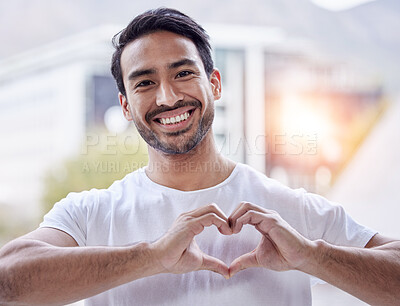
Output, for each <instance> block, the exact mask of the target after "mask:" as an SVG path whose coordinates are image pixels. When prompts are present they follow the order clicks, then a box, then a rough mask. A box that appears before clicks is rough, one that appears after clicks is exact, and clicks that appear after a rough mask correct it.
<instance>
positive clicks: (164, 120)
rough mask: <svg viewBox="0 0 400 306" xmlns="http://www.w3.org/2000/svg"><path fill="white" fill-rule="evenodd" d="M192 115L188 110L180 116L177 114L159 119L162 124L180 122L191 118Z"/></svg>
mask: <svg viewBox="0 0 400 306" xmlns="http://www.w3.org/2000/svg"><path fill="white" fill-rule="evenodd" d="M189 117H190V115H189V113H188V112H186V113H184V114H182V115H179V116H176V117H171V118H161V119H159V120H158V121H159V122H160V123H161V124H164V125H165V124H174V123H179V122H181V121H184V120H186V119H187V118H189Z"/></svg>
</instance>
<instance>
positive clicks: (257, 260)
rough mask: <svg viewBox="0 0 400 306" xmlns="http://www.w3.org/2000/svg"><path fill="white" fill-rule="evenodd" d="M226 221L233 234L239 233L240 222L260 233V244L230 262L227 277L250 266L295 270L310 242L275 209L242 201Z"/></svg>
mask: <svg viewBox="0 0 400 306" xmlns="http://www.w3.org/2000/svg"><path fill="white" fill-rule="evenodd" d="M228 222H229V224H230V225H231V228H232V231H233V233H234V234H237V233H239V232H240V230H241V229H242V227H243V225H244V224H251V225H254V227H255V228H256V229H257V230H258V231H259V232H260V233H261V234H262V238H261V241H260V243H259V244H258V246H257V247H256V248H255V249H254V250H253V251H252V252H250V253H247V254H244V255H242V256H240V257H238V258H236V259H235V260H234V261H233V262H232V264H231V266H230V268H229V270H230V277H232V276H233V275H235V274H236V273H237V272H239V271H240V270H244V269H246V268H250V267H264V268H268V269H271V270H275V271H285V270H291V269H299V268H300V267H301V266H302V265H303V264H304V263H305V262H306V259H307V258H308V256H309V252H310V249H311V246H312V243H313V242H312V241H310V240H308V239H306V238H304V237H303V236H302V235H300V234H299V233H298V232H297V231H296V230H295V229H293V228H292V227H291V226H290V225H289V224H288V223H287V222H285V221H284V220H283V219H282V218H281V217H280V215H279V214H278V213H277V212H275V211H272V210H267V209H264V208H261V207H259V206H257V205H254V204H251V203H246V202H242V203H241V204H240V205H239V206H238V207H237V208H236V209H235V211H234V212H233V213H232V214H231V216H230V217H229V221H228Z"/></svg>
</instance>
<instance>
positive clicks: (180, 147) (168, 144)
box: [133, 102, 214, 155]
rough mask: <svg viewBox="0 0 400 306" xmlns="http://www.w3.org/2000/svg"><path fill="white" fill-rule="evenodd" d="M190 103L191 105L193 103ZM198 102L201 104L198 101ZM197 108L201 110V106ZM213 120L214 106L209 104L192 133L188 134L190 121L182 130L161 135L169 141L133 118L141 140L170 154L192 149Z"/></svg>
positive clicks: (182, 152) (190, 127)
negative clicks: (163, 138) (162, 138)
mask: <svg viewBox="0 0 400 306" xmlns="http://www.w3.org/2000/svg"><path fill="white" fill-rule="evenodd" d="M191 104H192V105H193V104H194V103H191ZM196 104H197V103H196ZM198 104H199V105H201V104H200V102H199V103H198ZM199 109H200V111H201V108H199ZM148 121H150V120H148ZM213 121H214V106H213V105H209V107H208V108H207V110H206V112H205V113H204V115H203V117H201V118H200V121H199V123H198V128H197V129H196V131H195V132H194V134H193V135H188V133H189V132H190V130H191V129H192V128H193V124H194V123H191V124H190V125H189V126H188V127H187V128H185V129H183V130H180V131H177V132H172V133H163V136H166V138H168V139H170V141H168V140H166V141H163V140H161V139H160V137H158V135H157V134H156V133H154V131H152V130H151V129H149V128H148V127H146V126H145V125H144V124H142V123H141V122H139V120H133V122H134V124H135V126H136V129H137V130H138V132H139V134H140V136H142V138H143V140H144V141H145V142H146V143H147V144H148V145H149V146H151V147H152V148H154V149H155V150H158V151H161V152H163V153H165V154H171V155H175V154H185V153H188V152H190V151H191V150H193V149H194V148H195V147H196V146H197V145H198V144H199V143H200V142H201V141H202V140H203V138H204V136H205V135H206V134H207V133H208V131H209V130H210V128H211V125H212V123H213Z"/></svg>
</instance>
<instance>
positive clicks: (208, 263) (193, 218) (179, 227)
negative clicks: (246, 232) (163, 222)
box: [153, 203, 232, 278]
mask: <svg viewBox="0 0 400 306" xmlns="http://www.w3.org/2000/svg"><path fill="white" fill-rule="evenodd" d="M227 221H228V219H227V217H226V216H225V215H224V213H223V212H222V211H221V210H220V209H219V207H218V206H217V205H216V204H214V203H213V204H209V205H206V206H203V207H200V208H197V209H195V210H192V211H189V212H187V213H184V214H181V215H180V216H179V217H178V218H177V219H176V220H175V222H174V223H173V224H172V226H171V228H170V229H169V230H168V232H167V233H166V234H165V235H164V236H163V237H161V238H160V239H159V240H158V241H156V242H154V243H153V249H154V253H155V255H156V260H157V261H158V262H159V263H160V265H161V267H162V272H169V273H177V274H181V273H187V272H191V271H196V270H210V271H214V272H216V273H219V274H221V275H222V276H224V277H225V278H229V268H228V266H227V265H226V264H225V263H224V262H223V261H221V260H219V259H217V258H214V257H212V256H209V255H207V254H205V253H203V252H202V251H201V250H200V248H199V247H198V245H197V243H196V241H195V240H194V237H195V236H196V235H198V234H200V233H201V232H202V231H203V230H204V228H205V227H207V226H211V225H215V226H216V227H217V228H218V230H219V232H220V233H221V234H223V235H231V234H232V230H231V228H230V227H229V225H228V222H227Z"/></svg>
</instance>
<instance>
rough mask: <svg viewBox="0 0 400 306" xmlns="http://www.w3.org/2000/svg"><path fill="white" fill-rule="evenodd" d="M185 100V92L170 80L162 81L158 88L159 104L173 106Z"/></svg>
mask: <svg viewBox="0 0 400 306" xmlns="http://www.w3.org/2000/svg"><path fill="white" fill-rule="evenodd" d="M180 100H183V94H182V93H180V92H179V90H177V88H175V87H174V86H173V85H172V84H170V83H169V82H162V83H160V85H159V87H158V90H157V101H156V103H157V105H158V106H161V105H167V106H173V105H174V104H175V103H176V102H178V101H180Z"/></svg>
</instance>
